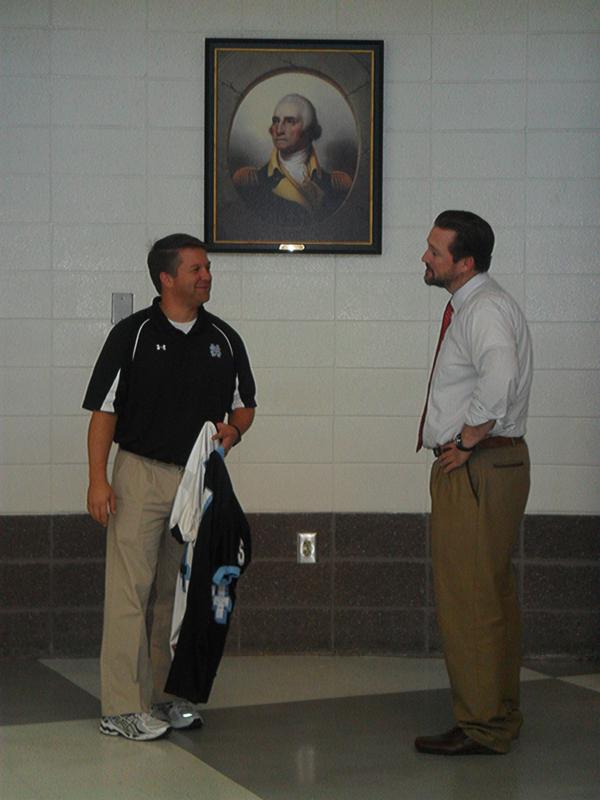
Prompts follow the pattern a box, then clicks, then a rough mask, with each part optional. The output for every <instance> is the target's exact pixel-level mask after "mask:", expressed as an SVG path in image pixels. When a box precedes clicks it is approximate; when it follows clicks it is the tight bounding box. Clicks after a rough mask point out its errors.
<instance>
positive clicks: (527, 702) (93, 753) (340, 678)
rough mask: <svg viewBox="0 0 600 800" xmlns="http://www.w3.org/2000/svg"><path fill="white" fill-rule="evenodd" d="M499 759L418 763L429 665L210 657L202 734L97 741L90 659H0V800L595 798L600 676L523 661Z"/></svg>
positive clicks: (592, 668)
mask: <svg viewBox="0 0 600 800" xmlns="http://www.w3.org/2000/svg"><path fill="white" fill-rule="evenodd" d="M527 666H528V669H524V670H523V673H522V678H523V686H522V700H523V711H524V715H525V726H524V728H523V730H522V734H521V738H520V740H519V741H518V743H516V745H515V746H514V747H513V750H512V752H511V753H510V754H509V755H507V756H503V757H498V758H495V757H481V756H477V757H471V758H454V759H448V758H439V757H435V756H424V755H420V754H417V753H416V752H415V751H414V749H413V746H412V742H413V739H414V736H415V735H416V734H418V733H438V732H441V731H442V730H445V729H447V728H448V727H451V725H452V720H451V719H450V715H449V692H448V688H447V681H446V677H445V671H444V667H443V664H442V663H441V662H440V661H438V660H436V659H409V658H406V659H405V658H342V657H310V656H306V657H240V658H228V659H225V660H224V662H223V664H222V667H221V670H220V673H219V677H218V680H217V684H216V686H215V690H214V693H213V696H212V698H211V703H210V704H209V706H208V707H207V709H206V712H205V719H206V726H205V728H203V729H202V730H195V731H190V732H188V733H186V732H184V731H180V732H172V733H171V734H170V736H169V737H168V738H166V739H163V740H160V741H157V742H147V743H138V742H128V741H126V740H124V739H120V738H119V739H113V738H110V737H105V736H101V735H100V734H99V733H98V731H97V717H98V713H99V703H98V700H97V694H98V665H97V662H96V661H92V660H85V659H83V660H71V661H67V660H54V661H45V662H43V663H40V662H19V661H7V662H0V740H1V741H0V766H1V769H0V797H1V798H2V800H39V799H40V798H44V800H46V799H48V798H56V800H87V798H92V799H96V798H98V800H100V798H102V799H104V798H106V800H108V798H110V800H112V799H113V798H114V797H119V798H120V800H132V799H133V798H135V799H136V800H137V798H145V799H146V800H149V799H150V798H157V800H158V799H159V798H160V799H161V800H162V798H173V800H175V798H177V799H179V798H188V797H189V798H195V800H204V798H210V800H250V798H259V799H260V800H334V799H335V800H355V799H356V800H358V799H359V798H360V800H371V799H372V800H388V798H389V800H391V798H394V800H398V798H409V799H410V800H420V798H423V800H425V799H426V800H437V799H438V798H440V799H441V798H444V800H451V799H452V798H455V797H456V798H459V797H460V799H461V800H465V798H480V797H485V798H486V799H487V800H496V798H498V799H499V798H502V799H503V800H511V798H519V799H521V798H522V799H523V800H537V798H540V799H541V798H544V800H569V799H570V798H577V799H578V800H588V799H589V800H592V799H593V800H598V798H599V797H600V788H599V787H600V757H599V754H600V665H598V664H580V663H579V664H569V663H558V662H550V663H547V664H538V663H529V664H528V665H527Z"/></svg>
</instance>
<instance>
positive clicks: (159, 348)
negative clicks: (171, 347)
mask: <svg viewBox="0 0 600 800" xmlns="http://www.w3.org/2000/svg"><path fill="white" fill-rule="evenodd" d="M156 349H157V350H166V349H167V345H166V344H157V345H156Z"/></svg>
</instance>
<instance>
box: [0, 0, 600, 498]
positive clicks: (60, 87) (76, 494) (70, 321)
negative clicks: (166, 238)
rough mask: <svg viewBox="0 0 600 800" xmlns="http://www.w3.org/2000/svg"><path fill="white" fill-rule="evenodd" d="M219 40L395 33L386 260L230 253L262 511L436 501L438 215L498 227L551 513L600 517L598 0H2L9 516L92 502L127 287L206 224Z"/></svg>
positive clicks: (251, 480)
mask: <svg viewBox="0 0 600 800" xmlns="http://www.w3.org/2000/svg"><path fill="white" fill-rule="evenodd" d="M208 36H247V37H297V38H304V37H316V38H318V37H331V38H377V39H379V38H381V39H383V40H384V41H385V48H386V50H385V90H384V106H385V135H384V157H385V161H384V254H383V255H382V256H380V257H377V256H372V257H359V256H337V257H333V256H308V257H306V258H294V259H293V260H292V259H291V258H286V257H285V256H277V255H275V256H271V255H226V254H220V255H215V256H214V258H213V261H214V264H215V288H214V296H213V299H212V300H211V304H210V309H211V310H212V311H214V312H215V313H217V314H219V315H222V316H225V317H226V318H227V319H228V320H229V321H231V322H232V323H233V324H234V325H235V326H236V327H238V328H239V329H240V331H241V332H242V333H243V335H244V336H245V337H246V340H247V343H248V346H249V349H250V351H251V356H252V361H253V365H254V367H255V371H256V377H257V381H258V387H259V395H258V398H259V402H260V408H259V412H258V416H257V420H256V424H255V426H254V428H253V430H252V432H251V433H250V434H248V436H247V437H245V441H244V446H243V447H241V448H239V449H237V450H235V451H233V453H232V455H231V469H232V472H233V475H234V479H235V481H236V486H237V488H238V491H239V494H240V497H241V499H242V502H243V503H244V505H245V507H246V508H247V510H249V511H330V510H336V511H358V512H360V511H365V512H366V511H389V512H421V511H425V510H427V508H428V497H427V483H428V463H427V460H426V457H425V456H424V455H423V454H419V455H416V454H415V453H414V441H415V431H416V426H417V421H418V417H419V415H420V411H421V406H422V402H423V395H424V390H425V385H426V380H427V375H428V369H429V364H430V361H431V357H432V350H433V347H434V343H435V340H436V338H437V329H438V319H439V316H440V313H441V309H442V307H443V305H444V304H445V301H446V300H445V297H444V296H443V293H442V292H441V291H437V290H435V289H428V288H427V287H425V285H424V284H423V282H422V268H421V265H420V261H419V259H420V256H421V253H422V251H423V249H424V241H425V237H426V235H427V232H428V230H429V227H430V224H431V220H432V218H433V217H434V216H435V214H436V213H438V212H439V211H441V210H443V209H444V208H446V207H463V208H469V209H472V210H474V211H477V212H478V213H480V214H482V215H483V216H485V217H486V218H487V219H488V220H489V221H490V222H491V223H492V225H493V226H494V228H495V230H496V232H497V239H498V241H497V249H496V255H495V258H494V261H493V265H492V270H493V274H494V275H495V276H496V277H497V278H498V279H499V280H500V282H501V283H502V284H503V285H505V286H506V287H507V288H508V289H509V290H510V291H511V292H512V293H513V294H514V295H515V297H517V299H518V300H519V301H520V302H521V304H522V306H523V308H524V310H525V312H526V314H527V317H528V319H529V321H530V324H531V330H532V333H533V337H534V345H535V358H536V376H535V383H534V389H533V395H532V402H531V417H530V423H529V435H528V439H529V443H530V448H531V452H532V458H533V462H534V470H533V488H532V493H531V498H530V502H529V511H530V512H532V513H543V512H546V513H583V514H597V513H599V512H600V467H599V463H600V461H599V453H600V421H599V418H600V299H599V298H600V225H599V223H600V147H599V130H600V6H599V5H598V3H597V2H595V1H594V0H529V1H528V0H504V2H502V3H499V2H497V0H372V2H370V3H365V2H364V0H337V2H336V0H305V2H303V3H296V2H285V1H282V0H279V2H277V3H275V2H272V0H203V1H202V2H200V0H118V2H117V0H3V2H2V3H1V4H0V109H1V118H0V173H1V175H0V177H1V180H2V184H3V191H2V199H1V200H0V271H1V277H2V292H0V511H1V512H2V513H15V514H17V513H18V514H27V513H61V512H80V511H82V510H83V509H84V497H85V486H86V467H85V430H86V424H87V414H86V413H84V412H82V411H81V408H80V403H81V398H82V394H83V391H84V387H85V385H86V382H87V378H88V375H89V371H90V368H91V365H92V363H93V361H94V359H95V357H96V354H97V352H98V350H99V347H100V345H101V343H102V341H103V339H104V337H105V335H106V333H107V331H108V329H109V326H110V323H109V318H110V296H111V293H112V292H115V291H116V292H121V291H123V292H134V294H135V308H140V307H142V306H143V305H146V304H147V303H148V301H149V300H150V298H151V296H152V291H151V285H150V282H149V280H148V278H147V276H146V270H145V253H146V251H147V248H148V246H149V244H150V243H151V241H152V240H153V239H155V238H158V237H160V236H162V235H165V234H167V233H169V232H173V231H174V230H187V231H189V232H192V233H196V234H200V235H202V218H203V183H202V181H203V133H204V131H203V124H204V122H203V120H204V81H203V77H204V76H203V70H204V66H203V65H204V60H203V59H204V51H203V40H204V38H205V37H208Z"/></svg>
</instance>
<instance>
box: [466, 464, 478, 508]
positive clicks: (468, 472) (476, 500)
mask: <svg viewBox="0 0 600 800" xmlns="http://www.w3.org/2000/svg"><path fill="white" fill-rule="evenodd" d="M465 469H466V472H467V480H468V481H469V488H470V489H471V493H472V495H473V497H474V499H475V502H476V503H477V504H478V505H479V495H478V494H477V491H476V490H475V483H474V481H473V475H472V474H471V469H470V467H469V462H468V461H466V462H465Z"/></svg>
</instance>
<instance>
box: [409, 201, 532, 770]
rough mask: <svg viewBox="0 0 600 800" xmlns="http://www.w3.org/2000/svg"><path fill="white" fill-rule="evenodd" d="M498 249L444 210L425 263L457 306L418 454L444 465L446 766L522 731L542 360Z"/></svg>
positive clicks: (426, 748)
mask: <svg viewBox="0 0 600 800" xmlns="http://www.w3.org/2000/svg"><path fill="white" fill-rule="evenodd" d="M493 247H494V233H493V231H492V229H491V227H490V226H489V224H488V223H487V222H486V221H485V220H483V219H481V217H478V216H477V215H476V214H473V213H471V212H468V211H445V212H443V213H442V214H440V215H439V216H438V217H437V219H436V220H435V223H434V227H433V229H432V230H431V232H430V234H429V236H428V238H427V250H426V251H425V253H424V255H423V257H422V261H423V262H424V264H425V275H424V280H425V283H426V284H427V285H428V286H439V287H441V288H443V289H446V290H447V291H448V292H449V293H450V294H451V295H452V298H451V309H450V308H447V312H446V314H445V316H446V323H448V322H449V324H448V325H447V328H446V331H445V335H444V336H443V340H442V341H441V342H440V346H439V351H438V353H437V355H436V358H435V359H434V366H433V369H432V375H431V383H430V387H429V393H428V398H427V401H426V406H425V410H424V412H423V419H422V423H421V429H420V432H419V445H418V447H420V445H421V443H422V445H423V446H424V447H427V448H429V449H431V450H433V452H434V455H435V456H436V460H435V461H434V463H433V466H432V472H431V486H430V488H431V502H432V509H431V548H432V563H433V575H434V589H435V597H436V613H437V618H438V624H439V628H440V632H441V636H442V643H443V648H444V656H445V659H446V666H447V669H448V675H449V678H450V684H451V687H452V705H453V712H454V717H455V722H456V724H455V727H454V728H452V730H450V731H448V732H447V733H444V734H441V735H439V736H420V737H418V738H417V739H416V740H415V747H416V748H417V750H419V751H420V752H425V753H432V754H436V755H471V754H473V755H474V754H496V753H507V752H508V751H509V749H510V746H511V741H512V740H513V739H516V738H518V735H519V729H520V727H521V725H522V721H523V718H522V715H521V712H520V709H519V670H520V661H521V626H520V612H519V605H518V596H517V586H516V582H515V577H514V574H513V571H512V566H511V553H512V551H513V548H514V545H515V542H516V541H517V537H518V532H519V527H520V524H521V520H522V517H523V513H524V510H525V504H526V502H527V496H528V493H529V454H528V450H527V445H526V443H525V440H524V438H523V437H524V434H525V423H526V416H527V407H528V402H529V391H530V387H531V378H532V353H531V343H530V337H529V331H528V329H527V323H526V321H525V318H524V316H523V313H522V312H521V310H520V308H519V306H518V305H517V303H516V302H515V301H514V300H513V298H512V297H511V296H510V295H508V294H507V293H506V292H505V291H504V290H503V289H502V288H501V287H500V286H499V285H498V284H497V283H496V282H495V281H494V280H493V279H492V278H490V277H489V275H488V269H489V266H490V261H491V256H492V250H493Z"/></svg>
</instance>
